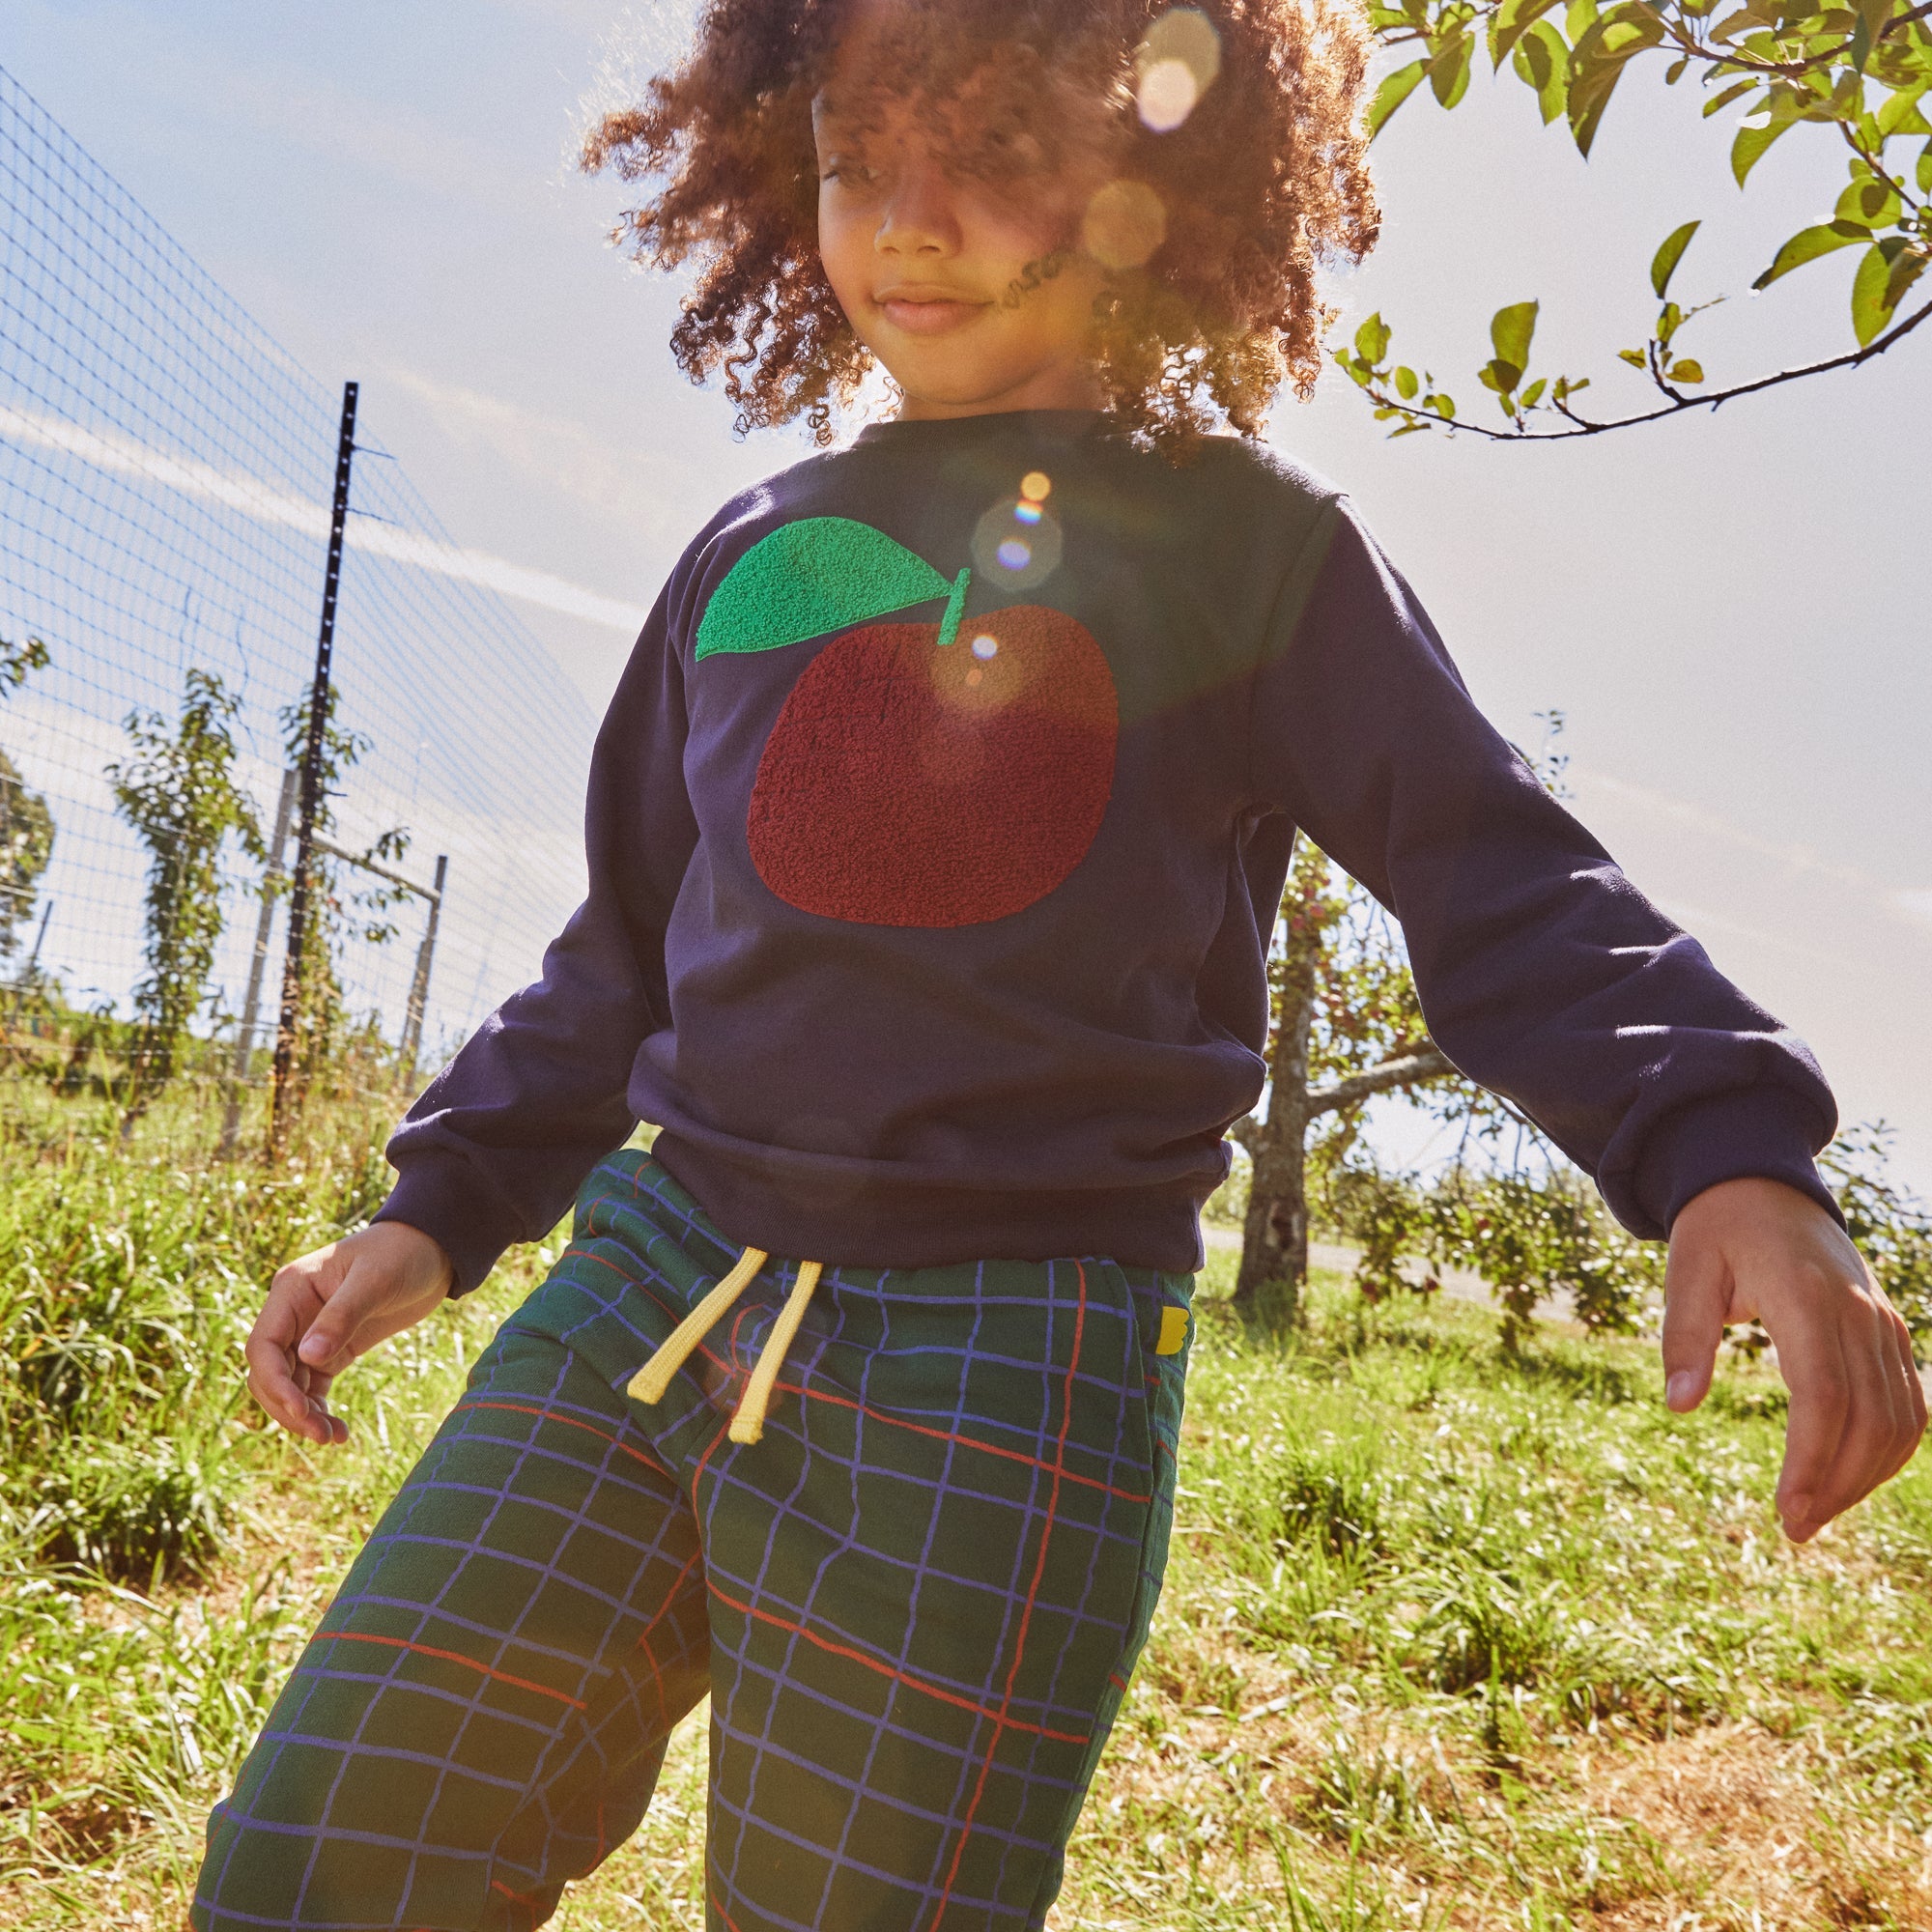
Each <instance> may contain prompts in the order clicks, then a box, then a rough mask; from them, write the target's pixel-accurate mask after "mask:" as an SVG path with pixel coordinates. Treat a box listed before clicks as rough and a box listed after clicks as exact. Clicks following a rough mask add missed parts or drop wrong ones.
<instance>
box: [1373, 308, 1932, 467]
mask: <svg viewBox="0 0 1932 1932" xmlns="http://www.w3.org/2000/svg"><path fill="white" fill-rule="evenodd" d="M1927 316H1932V302H1927V303H1926V304H1925V306H1924V307H1923V308H1921V309H1918V310H1916V311H1915V312H1914V313H1913V314H1911V315H1909V316H1907V317H1906V318H1905V320H1904V321H1903V322H1901V323H1896V324H1894V325H1893V326H1892V327H1890V328H1889V329H1887V330H1886V332H1885V333H1884V334H1883V335H1876V336H1874V337H1873V338H1872V339H1871V341H1869V342H1867V343H1866V344H1865V346H1864V347H1863V348H1862V349H1852V350H1848V351H1847V352H1846V353H1845V354H1844V355H1833V356H1832V357H1831V358H1830V360H1828V361H1824V362H1807V363H1806V364H1805V365H1804V368H1802V369H1780V370H1779V371H1778V372H1777V374H1776V375H1775V376H1760V377H1759V378H1758V379H1757V380H1756V381H1755V382H1753V383H1738V384H1734V385H1733V386H1732V387H1730V388H1728V389H1719V391H1718V392H1717V393H1716V394H1715V395H1710V396H1684V397H1682V398H1680V399H1679V400H1678V401H1676V402H1673V403H1671V404H1668V405H1667V406H1666V407H1665V408H1663V409H1661V410H1647V411H1645V412H1644V413H1643V414H1641V415H1634V416H1618V417H1616V418H1615V419H1614V420H1612V421H1610V422H1593V421H1591V420H1590V418H1589V417H1587V416H1579V415H1577V414H1575V413H1574V412H1572V411H1570V410H1568V409H1565V410H1563V413H1564V414H1565V415H1566V416H1569V418H1570V420H1571V421H1572V422H1573V423H1575V424H1576V425H1577V426H1576V428H1574V429H1548V430H1533V429H1488V428H1486V427H1485V426H1484V425H1483V424H1481V423H1474V422H1464V421H1463V419H1462V418H1461V417H1460V416H1445V415H1444V414H1442V412H1440V411H1439V410H1421V409H1417V408H1416V407H1415V405H1414V404H1412V403H1405V402H1403V401H1401V400H1400V399H1399V398H1397V397H1395V396H1391V395H1389V394H1387V393H1386V392H1385V391H1380V390H1378V389H1377V388H1374V387H1371V388H1369V389H1368V390H1367V392H1366V393H1367V394H1368V397H1369V399H1370V401H1372V402H1373V403H1375V404H1376V405H1377V406H1378V408H1381V409H1388V410H1393V411H1395V412H1396V413H1397V414H1399V415H1403V416H1406V417H1407V418H1408V419H1409V420H1410V421H1412V422H1424V423H1439V424H1440V425H1441V426H1442V427H1443V428H1444V429H1448V430H1465V431H1467V432H1468V433H1469V434H1470V435H1471V436H1481V437H1487V438H1488V439H1489V440H1491V441H1492V442H1564V441H1567V440H1569V439H1571V438H1572V437H1578V436H1603V435H1605V434H1606V433H1607V432H1609V431H1610V430H1613V429H1634V428H1635V427H1636V425H1637V424H1639V423H1649V422H1661V421H1662V419H1663V418H1664V417H1665V416H1674V415H1681V414H1683V412H1685V411H1686V410H1715V409H1716V408H1717V407H1718V405H1719V403H1728V402H1729V401H1730V400H1731V399H1732V398H1733V397H1734V396H1749V395H1754V394H1755V393H1756V392H1757V391H1758V390H1760V389H1775V388H1776V387H1777V385H1778V384H1780V383H1796V382H1798V381H1800V380H1801V379H1802V378H1804V377H1805V376H1823V375H1825V374H1827V373H1829V372H1830V371H1831V370H1833V369H1856V368H1857V367H1858V366H1859V364H1860V363H1861V362H1868V361H1869V360H1870V359H1871V358H1872V357H1873V356H1874V355H1884V354H1885V352H1886V351H1887V350H1888V349H1889V348H1890V347H1891V346H1892V344H1893V343H1894V342H1897V341H1899V340H1900V339H1901V338H1902V337H1904V336H1907V335H1910V334H1911V333H1912V331H1913V330H1914V329H1915V328H1917V327H1918V325H1919V324H1920V323H1921V322H1923V321H1924V320H1925V319H1926V317H1927ZM1558 407H1559V408H1560V407H1561V405H1558Z"/></svg>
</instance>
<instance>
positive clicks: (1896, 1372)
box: [1663, 1179, 1925, 1543]
mask: <svg viewBox="0 0 1932 1932" xmlns="http://www.w3.org/2000/svg"><path fill="white" fill-rule="evenodd" d="M1663 1296H1664V1309H1663V1372H1664V1378H1665V1380H1664V1399H1665V1400H1666V1401H1667V1402H1668V1403H1669V1405H1670V1406H1671V1407H1672V1408H1674V1409H1677V1410H1679V1411H1682V1410H1685V1409H1691V1408H1695V1407H1696V1406H1697V1405H1698V1404H1699V1403H1700V1402H1702V1401H1703V1400H1704V1397H1705V1394H1706V1393H1707V1392H1708V1391H1709V1389H1710V1386H1711V1373H1712V1370H1713V1368H1714V1367H1715V1366H1716V1363H1717V1356H1718V1345H1719V1342H1721V1341H1722V1340H1723V1337H1724V1325H1725V1323H1726V1322H1731V1321H1751V1320H1752V1319H1753V1318H1755V1319H1756V1320H1757V1321H1762V1322H1763V1323H1764V1326H1765V1331H1766V1332H1767V1333H1768V1334H1769V1335H1770V1337H1771V1339H1772V1342H1773V1344H1774V1345H1775V1346H1776V1350H1777V1366H1778V1371H1779V1373H1780V1374H1781V1375H1782V1376H1783V1377H1784V1380H1785V1384H1786V1386H1787V1387H1788V1388H1789V1389H1790V1391H1791V1412H1790V1416H1789V1419H1788V1420H1787V1422H1786V1424H1785V1430H1784V1469H1783V1472H1782V1474H1781V1475H1780V1476H1779V1477H1778V1481H1777V1497H1776V1500H1777V1513H1778V1515H1779V1516H1780V1517H1781V1518H1783V1520H1784V1533H1785V1535H1786V1536H1788V1537H1790V1539H1791V1540H1792V1542H1794V1543H1808V1542H1809V1541H1810V1540H1811V1538H1812V1537H1814V1536H1816V1535H1817V1534H1818V1532H1819V1531H1820V1530H1821V1529H1823V1528H1824V1527H1825V1525H1826V1524H1827V1523H1828V1522H1830V1521H1831V1520H1832V1519H1833V1517H1834V1516H1836V1515H1838V1514H1839V1512H1840V1511H1843V1510H1848V1509H1850V1508H1851V1506H1852V1505H1853V1504H1854V1503H1855V1502H1857V1501H1859V1500H1860V1498H1861V1497H1863V1496H1867V1495H1869V1494H1870V1493H1871V1492H1872V1491H1873V1490H1875V1489H1877V1488H1878V1486H1879V1485H1880V1484H1881V1483H1883V1482H1885V1481H1886V1480H1887V1479H1888V1478H1889V1477H1891V1476H1895V1475H1896V1474H1897V1473H1898V1472H1899V1470H1901V1469H1902V1468H1904V1466H1905V1465H1906V1463H1909V1462H1910V1461H1911V1460H1912V1452H1913V1451H1914V1450H1915V1449H1917V1448H1918V1438H1919V1437H1920V1436H1921V1435H1923V1434H1924V1433H1925V1395H1924V1391H1923V1389H1922V1388H1921V1387H1920V1385H1919V1380H1918V1368H1917V1366H1916V1364H1915V1363H1914V1362H1913V1359H1912V1337H1911V1334H1910V1332H1909V1331H1908V1330H1907V1328H1906V1326H1905V1323H1904V1322H1903V1321H1900V1320H1899V1318H1898V1316H1897V1314H1896V1312H1895V1311H1894V1310H1893V1308H1892V1306H1891V1304H1890V1303H1889V1301H1888V1300H1887V1299H1886V1298H1885V1295H1884V1293H1882V1292H1881V1291H1880V1289H1879V1287H1878V1285H1877V1283H1875V1282H1874V1281H1873V1280H1872V1278H1871V1271H1870V1270H1869V1269H1868V1268H1867V1267H1866V1266H1865V1264H1864V1261H1863V1259H1862V1258H1861V1256H1860V1254H1859V1251H1858V1249H1857V1248H1855V1247H1854V1246H1853V1245H1852V1242H1851V1238H1850V1236H1847V1235H1846V1233H1845V1231H1844V1230H1843V1229H1842V1228H1841V1227H1839V1226H1838V1224H1837V1223H1836V1222H1835V1221H1834V1220H1833V1219H1832V1217H1831V1216H1830V1215H1829V1214H1828V1213H1826V1212H1825V1210H1824V1209H1823V1208H1821V1207H1819V1206H1818V1204H1817V1203H1816V1202H1815V1201H1812V1200H1810V1199H1808V1198H1807V1197H1806V1196H1804V1195H1803V1194H1801V1193H1799V1192H1798V1190H1797V1189H1796V1188H1794V1187H1787V1186H1785V1185H1784V1183H1783V1182H1782V1181H1777V1180H1756V1179H1741V1180H1725V1181H1720V1182H1719V1184H1718V1185H1717V1186H1716V1187H1708V1188H1706V1189H1705V1190H1704V1192H1703V1193H1702V1194H1699V1195H1698V1196H1697V1197H1696V1198H1695V1199H1694V1200H1692V1201H1690V1203H1689V1204H1688V1205H1687V1206H1686V1207H1685V1208H1683V1209H1682V1210H1681V1211H1680V1212H1679V1214H1678V1216H1677V1220H1676V1223H1675V1225H1674V1226H1673V1227H1672V1228H1671V1231H1670V1262H1669V1266H1668V1268H1667V1269H1666V1271H1665V1275H1664V1287H1663Z"/></svg>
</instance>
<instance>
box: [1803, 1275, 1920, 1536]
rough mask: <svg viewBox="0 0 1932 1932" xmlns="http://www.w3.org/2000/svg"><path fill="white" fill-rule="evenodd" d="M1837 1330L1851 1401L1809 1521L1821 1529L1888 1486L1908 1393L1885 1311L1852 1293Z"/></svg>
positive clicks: (1841, 1303) (1845, 1297)
mask: <svg viewBox="0 0 1932 1932" xmlns="http://www.w3.org/2000/svg"><path fill="white" fill-rule="evenodd" d="M1837 1328H1838V1339H1839V1350H1840V1355H1841V1358H1842V1360H1843V1362H1844V1367H1845V1383H1846V1389H1847V1393H1848V1397H1849V1400H1848V1402H1847V1405H1846V1409H1845V1421H1844V1429H1843V1432H1842V1434H1841V1435H1840V1436H1839V1438H1838V1446H1837V1449H1836V1450H1835V1452H1834V1453H1833V1457H1832V1463H1831V1467H1830V1469H1829V1470H1828V1472H1827V1474H1826V1478H1825V1481H1824V1482H1823V1483H1822V1484H1820V1485H1819V1487H1818V1489H1817V1491H1816V1492H1814V1494H1813V1496H1812V1505H1811V1520H1812V1524H1813V1527H1815V1528H1818V1529H1822V1528H1823V1527H1824V1526H1825V1524H1826V1523H1828V1522H1830V1521H1831V1520H1832V1519H1833V1517H1835V1516H1839V1515H1841V1514H1843V1512H1844V1511H1846V1510H1848V1509H1850V1508H1851V1507H1852V1505H1853V1504H1854V1503H1856V1502H1859V1501H1860V1500H1861V1499H1862V1498H1863V1497H1865V1496H1867V1495H1869V1494H1870V1493H1871V1492H1872V1491H1873V1490H1875V1489H1877V1487H1878V1486H1879V1484H1880V1483H1882V1482H1883V1481H1884V1480H1885V1477H1886V1474H1887V1472H1888V1469H1889V1464H1890V1463H1891V1461H1892V1459H1893V1457H1894V1456H1895V1455H1896V1454H1897V1449H1898V1440H1899V1437H1900V1435H1902V1434H1903V1432H1904V1427H1905V1411H1904V1408H1903V1406H1902V1405H1903V1401H1904V1395H1905V1390H1904V1385H1903V1383H1902V1382H1901V1381H1900V1380H1899V1379H1898V1377H1897V1374H1896V1370H1895V1365H1894V1363H1893V1361H1892V1359H1891V1350H1890V1346H1889V1343H1890V1337H1889V1335H1888V1334H1887V1332H1886V1330H1885V1326H1884V1323H1883V1320H1882V1311H1881V1310H1880V1309H1879V1307H1878V1306H1877V1304H1876V1303H1875V1302H1874V1301H1873V1300H1871V1299H1870V1298H1869V1297H1868V1296H1866V1295H1865V1294H1863V1293H1860V1292H1858V1291H1856V1290H1852V1291H1850V1292H1848V1293H1844V1294H1843V1295H1842V1296H1841V1298H1840V1301H1839V1315H1838V1321H1837Z"/></svg>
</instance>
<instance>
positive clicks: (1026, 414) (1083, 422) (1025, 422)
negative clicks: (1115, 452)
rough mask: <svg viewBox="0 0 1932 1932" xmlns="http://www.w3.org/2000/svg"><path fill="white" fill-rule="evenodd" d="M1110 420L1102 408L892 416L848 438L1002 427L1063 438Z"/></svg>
mask: <svg viewBox="0 0 1932 1932" xmlns="http://www.w3.org/2000/svg"><path fill="white" fill-rule="evenodd" d="M1113 420H1114V418H1113V417H1112V415H1111V414H1109V412H1107V411H1105V410H988V411H986V412H983V413H981V414H980V415H971V416H912V417H907V416H895V417H894V418H893V419H892V420H891V421H890V422H874V423H867V425H866V426H865V427H864V428H863V429H862V430H860V432H859V433H858V435H857V436H855V437H854V438H853V439H852V446H853V447H854V448H858V447H860V446H862V445H863V444H866V443H877V442H889V441H892V440H895V439H898V438H902V437H909V436H923V437H931V436H971V435H974V434H991V433H995V432H997V431H999V430H1002V429H1004V430H1008V431H1010V430H1013V429H1024V430H1027V431H1029V432H1030V433H1032V434H1033V435H1034V436H1035V437H1036V438H1041V439H1047V440H1068V439H1070V438H1073V437H1078V436H1083V435H1085V436H1093V435H1098V434H1100V433H1102V432H1103V431H1104V430H1106V429H1107V428H1108V427H1109V426H1110V425H1111V424H1112V422H1113Z"/></svg>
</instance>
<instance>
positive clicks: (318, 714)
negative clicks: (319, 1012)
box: [269, 383, 356, 1157]
mask: <svg viewBox="0 0 1932 1932" xmlns="http://www.w3.org/2000/svg"><path fill="white" fill-rule="evenodd" d="M355 394H356V385H355V384H354V383H345V384H343V385H342V429H341V433H340V435H339V436H338V438H337V440H336V445H335V502H334V506H333V508H332V510H331V511H330V514H329V520H328V565H327V570H326V571H325V572H324V575H323V581H322V627H321V630H320V631H319V632H318V634H317V636H316V642H315V681H314V683H313V684H311V685H310V687H309V701H308V742H307V744H306V745H305V746H304V747H303V750H302V762H301V810H300V818H299V820H298V831H297V834H296V868H295V889H294V891H293V892H292V893H291V894H290V895H289V946H288V953H287V956H286V958H285V959H284V961H283V965H282V1011H281V1018H280V1022H279V1024H278V1025H277V1026H276V1028H275V1073H274V1093H273V1096H272V1098H271V1100H270V1113H269V1152H270V1156H271V1157H272V1156H274V1155H277V1154H279V1153H280V1152H281V1151H282V1149H283V1147H284V1146H285V1145H286V1144H287V1141H288V1132H289V1125H290V1122H292V1121H293V1119H294V1116H295V1109H296V1105H297V1102H298V1099H299V1095H298V1094H297V1092H296V1031H297V1028H298V1026H299V1024H300V1021H301V990H302V950H303V947H304V946H305V944H306V942H307V939H308V897H309V868H310V863H311V861H312V859H313V856H314V849H315V821H316V814H317V810H318V809H319V808H320V806H321V803H322V752H323V739H324V736H325V734H326V732H327V726H328V673H329V665H330V660H331V658H332V656H333V653H334V648H335V599H336V594H337V592H338V590H339V589H340V588H341V583H342V537H343V531H344V529H345V528H346V527H347V526H348V522H349V472H350V467H351V465H352V464H353V463H354V461H355Z"/></svg>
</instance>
